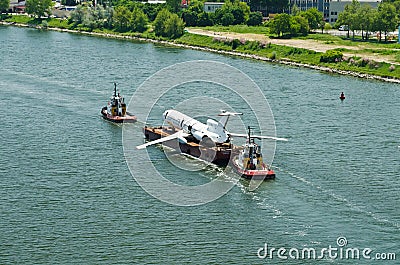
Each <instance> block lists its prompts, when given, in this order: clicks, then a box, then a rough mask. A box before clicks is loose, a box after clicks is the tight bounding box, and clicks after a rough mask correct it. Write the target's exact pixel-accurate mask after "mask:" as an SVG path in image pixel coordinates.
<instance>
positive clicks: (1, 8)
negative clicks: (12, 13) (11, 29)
mask: <svg viewBox="0 0 400 265" xmlns="http://www.w3.org/2000/svg"><path fill="white" fill-rule="evenodd" d="M9 6H10V0H0V14H1V13H3V12H7V10H8V7H9Z"/></svg>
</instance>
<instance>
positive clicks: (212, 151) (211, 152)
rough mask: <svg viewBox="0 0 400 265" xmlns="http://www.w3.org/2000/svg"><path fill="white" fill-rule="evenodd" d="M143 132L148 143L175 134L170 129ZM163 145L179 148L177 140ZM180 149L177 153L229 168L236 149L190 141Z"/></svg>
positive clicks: (149, 129)
mask: <svg viewBox="0 0 400 265" xmlns="http://www.w3.org/2000/svg"><path fill="white" fill-rule="evenodd" d="M143 132H144V135H145V138H146V140H148V141H154V140H157V139H160V138H161V137H166V136H169V135H171V134H172V133H174V131H173V130H172V129H171V128H169V127H144V129H143ZM163 144H164V145H166V146H168V147H171V148H173V149H176V147H177V145H176V140H175V141H174V140H171V141H166V142H164V143H163ZM179 149H180V150H177V151H180V152H181V153H184V154H188V155H190V156H193V157H195V158H199V159H201V160H204V161H206V162H211V163H213V164H216V165H218V166H227V165H228V164H229V161H230V158H231V154H232V152H234V150H235V147H234V146H233V145H232V144H220V145H218V146H213V147H207V146H202V145H200V144H198V143H196V142H191V141H188V142H187V143H179Z"/></svg>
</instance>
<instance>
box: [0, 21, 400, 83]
mask: <svg viewBox="0 0 400 265" xmlns="http://www.w3.org/2000/svg"><path fill="white" fill-rule="evenodd" d="M0 24H1V25H5V26H17V27H26V28H36V29H42V28H41V27H40V26H39V27H32V26H29V25H26V24H20V23H9V22H5V21H0ZM46 30H52V31H58V32H66V33H75V34H83V35H88V36H96V37H105V38H114V39H127V40H136V41H141V42H148V43H156V44H162V45H166V46H167V45H168V46H173V47H178V48H184V49H192V50H198V51H204V52H212V53H218V54H222V55H229V56H237V57H242V58H246V59H253V60H257V61H264V62H270V63H276V64H282V65H288V66H294V67H302V68H308V69H313V70H317V71H320V72H325V73H330V74H339V75H346V76H352V77H357V78H362V79H367V80H377V81H383V82H389V83H397V84H400V79H397V78H392V77H382V76H377V75H370V74H363V73H358V72H353V71H345V70H338V69H333V68H329V67H324V66H318V65H311V64H305V63H297V62H293V61H290V60H275V59H270V58H268V57H264V56H259V55H255V54H248V53H243V52H235V51H225V50H217V49H212V48H207V47H201V46H194V45H188V44H180V43H175V42H174V41H166V40H155V39H150V38H143V37H136V36H123V35H119V34H109V33H100V32H88V31H79V30H71V29H61V28H46Z"/></svg>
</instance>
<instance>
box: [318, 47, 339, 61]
mask: <svg viewBox="0 0 400 265" xmlns="http://www.w3.org/2000/svg"><path fill="white" fill-rule="evenodd" d="M342 59H343V53H342V52H340V51H336V50H329V51H326V52H325V53H323V54H322V55H321V58H320V59H319V61H320V62H321V63H335V62H340V61H342Z"/></svg>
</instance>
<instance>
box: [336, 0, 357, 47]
mask: <svg viewBox="0 0 400 265" xmlns="http://www.w3.org/2000/svg"><path fill="white" fill-rule="evenodd" d="M360 7H361V5H360V2H358V1H357V0H353V1H352V2H351V4H349V5H346V6H345V7H344V11H343V12H342V13H340V14H339V16H338V20H337V21H336V24H335V25H337V26H339V25H348V27H349V29H348V30H347V37H348V38H349V31H350V30H351V31H353V40H354V30H356V29H358V27H359V21H358V16H357V13H358V10H359V9H360Z"/></svg>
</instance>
